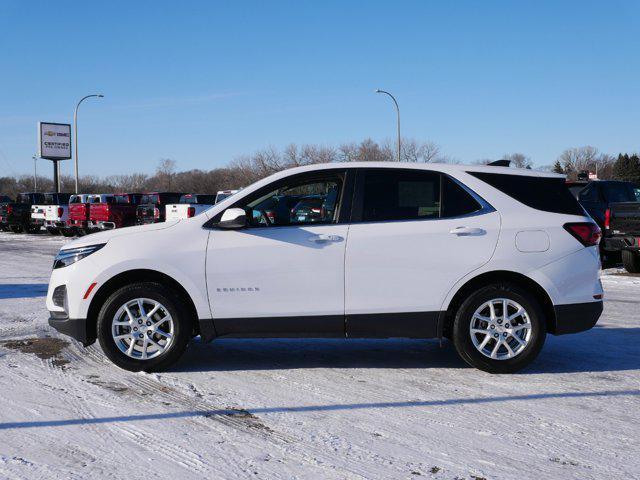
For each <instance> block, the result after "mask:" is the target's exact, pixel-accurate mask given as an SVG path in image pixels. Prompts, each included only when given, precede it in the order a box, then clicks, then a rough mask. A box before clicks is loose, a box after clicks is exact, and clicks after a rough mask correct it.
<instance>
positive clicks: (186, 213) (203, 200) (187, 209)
mask: <svg viewBox="0 0 640 480" xmlns="http://www.w3.org/2000/svg"><path fill="white" fill-rule="evenodd" d="M215 203H216V195H199V194H196V193H189V194H186V195H182V196H181V197H180V202H179V203H171V204H168V205H167V206H166V207H165V212H166V215H165V218H166V220H167V221H169V220H179V219H182V218H191V217H195V216H196V215H198V214H200V213H202V212H204V211H205V210H207V209H208V208H210V207H211V206H213V205H215Z"/></svg>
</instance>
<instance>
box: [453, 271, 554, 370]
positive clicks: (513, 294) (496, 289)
mask: <svg viewBox="0 0 640 480" xmlns="http://www.w3.org/2000/svg"><path fill="white" fill-rule="evenodd" d="M497 298H506V299H509V300H512V301H515V302H517V303H519V304H520V305H521V306H522V307H523V308H524V309H525V310H526V311H527V314H528V316H529V321H530V322H531V338H530V339H529V343H528V344H527V345H526V346H525V347H524V348H523V350H522V351H521V352H519V353H518V354H517V355H516V356H515V357H513V358H508V359H504V360H498V359H492V358H489V357H487V356H485V355H483V354H482V353H481V352H480V351H478V350H477V349H476V347H475V346H474V344H473V341H472V339H471V319H472V318H473V314H474V313H475V311H476V309H478V308H479V307H480V306H481V305H482V304H483V303H485V302H488V301H489V300H492V299H497ZM452 333H453V344H454V345H455V348H456V350H457V352H458V354H459V355H460V357H461V358H462V359H463V360H464V361H465V362H467V363H468V364H469V365H471V366H472V367H475V368H478V369H480V370H484V371H485V372H489V373H513V372H517V371H518V370H520V369H522V368H524V367H526V366H527V365H529V364H530V363H531V362H533V360H535V358H536V357H537V356H538V354H539V353H540V350H541V349H542V346H543V345H544V341H545V337H546V322H545V317H544V314H543V312H542V308H541V307H540V303H539V302H538V300H537V299H536V298H535V297H534V296H533V295H531V294H530V293H527V292H526V291H524V290H523V289H521V288H520V287H518V286H516V285H514V284H510V283H496V284H491V285H488V286H486V287H483V288H481V289H479V290H477V291H475V292H474V293H472V294H471V295H469V297H468V298H467V299H466V300H465V301H464V303H463V304H462V305H461V306H460V308H458V311H457V312H456V315H455V319H454V322H453V331H452ZM506 335H508V334H506Z"/></svg>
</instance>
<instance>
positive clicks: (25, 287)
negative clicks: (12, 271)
mask: <svg viewBox="0 0 640 480" xmlns="http://www.w3.org/2000/svg"><path fill="white" fill-rule="evenodd" d="M47 288H49V285H48V284H46V283H3V284H0V300H6V299H9V298H38V297H46V296H47Z"/></svg>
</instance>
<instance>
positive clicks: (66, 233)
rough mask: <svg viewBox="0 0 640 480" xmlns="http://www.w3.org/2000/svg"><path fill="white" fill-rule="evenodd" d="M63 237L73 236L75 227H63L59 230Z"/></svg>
mask: <svg viewBox="0 0 640 480" xmlns="http://www.w3.org/2000/svg"><path fill="white" fill-rule="evenodd" d="M60 231H61V232H62V235H64V236H65V237H73V236H75V235H76V230H75V228H63V229H62V230H60Z"/></svg>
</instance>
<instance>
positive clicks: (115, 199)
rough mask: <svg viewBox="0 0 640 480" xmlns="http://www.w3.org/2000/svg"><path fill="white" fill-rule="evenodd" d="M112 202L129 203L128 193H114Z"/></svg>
mask: <svg viewBox="0 0 640 480" xmlns="http://www.w3.org/2000/svg"><path fill="white" fill-rule="evenodd" d="M113 203H129V196H128V195H114V197H113Z"/></svg>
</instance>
